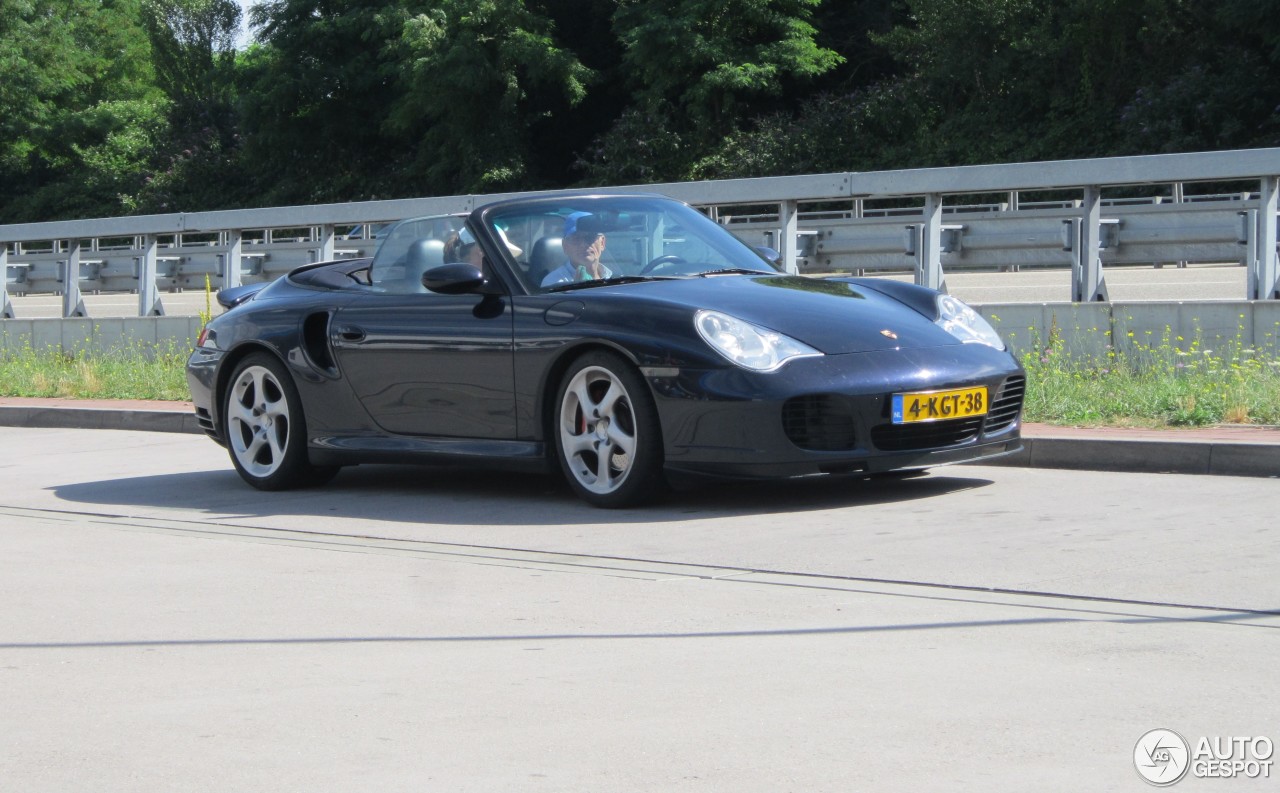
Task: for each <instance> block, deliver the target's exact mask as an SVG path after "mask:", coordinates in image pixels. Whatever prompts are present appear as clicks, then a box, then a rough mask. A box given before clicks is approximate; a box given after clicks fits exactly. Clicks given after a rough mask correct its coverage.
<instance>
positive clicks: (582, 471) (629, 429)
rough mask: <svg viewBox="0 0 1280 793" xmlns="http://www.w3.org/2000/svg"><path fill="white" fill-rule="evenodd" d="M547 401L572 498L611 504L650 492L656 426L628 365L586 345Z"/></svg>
mask: <svg viewBox="0 0 1280 793" xmlns="http://www.w3.org/2000/svg"><path fill="white" fill-rule="evenodd" d="M555 404H556V413H555V420H554V434H555V444H556V457H557V458H558V459H559V462H560V469H561V470H562V471H563V472H564V475H565V478H566V479H567V480H568V481H569V486H570V487H572V488H573V490H574V492H575V493H577V494H578V496H579V497H580V498H582V499H583V500H584V501H586V502H587V503H589V504H592V505H594V506H597V507H604V508H606V509H616V508H618V507H628V506H633V505H636V504H639V503H643V502H644V501H646V500H648V499H650V498H652V497H653V496H654V495H656V494H657V493H658V491H659V490H660V489H661V487H662V484H663V479H662V428H661V426H660V424H659V421H658V411H657V408H656V407H655V406H654V404H653V397H652V395H650V393H649V387H648V386H647V385H646V384H645V382H644V380H643V379H642V378H641V377H640V373H639V372H638V371H636V369H635V367H634V366H632V365H631V364H630V363H628V362H627V361H626V360H624V359H623V358H621V357H620V356H618V355H615V354H613V353H609V352H603V351H600V352H592V353H588V354H586V355H584V356H582V357H581V358H579V359H578V360H577V361H575V362H574V363H573V365H572V366H571V367H569V371H567V372H566V373H565V375H564V379H563V380H562V381H561V383H560V388H559V390H558V392H557V395H556V403H555Z"/></svg>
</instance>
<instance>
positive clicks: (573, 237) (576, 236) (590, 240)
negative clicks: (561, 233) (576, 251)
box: [564, 231, 604, 246]
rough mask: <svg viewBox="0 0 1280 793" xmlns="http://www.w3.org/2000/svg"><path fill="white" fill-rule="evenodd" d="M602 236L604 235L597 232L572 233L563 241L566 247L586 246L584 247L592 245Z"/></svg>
mask: <svg viewBox="0 0 1280 793" xmlns="http://www.w3.org/2000/svg"><path fill="white" fill-rule="evenodd" d="M603 236H604V235H603V234H600V233H599V232H596V233H592V232H590V231H575V232H574V233H572V234H570V235H569V236H567V237H565V238H564V241H565V243H566V244H568V245H583V246H586V245H592V244H594V243H595V241H596V240H598V239H600V238H601V237H603Z"/></svg>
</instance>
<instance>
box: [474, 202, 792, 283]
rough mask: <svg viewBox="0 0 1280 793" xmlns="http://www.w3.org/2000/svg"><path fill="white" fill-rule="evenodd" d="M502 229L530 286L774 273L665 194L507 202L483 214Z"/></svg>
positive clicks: (731, 238)
mask: <svg viewBox="0 0 1280 793" xmlns="http://www.w3.org/2000/svg"><path fill="white" fill-rule="evenodd" d="M483 216H484V221H485V223H486V225H487V226H488V230H489V233H490V235H491V236H496V235H497V233H498V232H501V234H502V236H503V237H504V238H505V239H507V240H508V241H509V245H510V246H513V247H514V248H515V249H516V250H519V251H521V254H520V255H519V256H517V257H516V260H515V264H516V274H517V276H518V277H519V278H520V279H521V281H523V282H524V285H525V288H526V289H528V290H529V291H530V292H534V293H539V292H547V291H553V290H554V291H564V290H571V289H575V288H578V287H587V286H590V285H591V284H592V283H596V284H599V283H601V282H605V283H610V282H626V281H635V280H647V279H650V278H652V279H660V278H691V277H700V276H711V275H716V274H727V273H736V272H742V271H746V272H750V273H770V274H773V273H777V272H778V270H777V269H776V268H775V267H774V266H773V265H771V264H769V263H768V262H766V261H765V260H764V259H763V258H761V256H760V255H759V254H757V253H756V252H755V251H754V250H752V249H751V248H749V247H747V245H746V244H744V243H743V242H741V241H740V240H738V239H737V238H736V237H734V236H733V235H732V234H730V233H729V232H728V231H726V230H725V229H724V228H722V227H721V226H719V225H717V224H716V223H715V222H714V221H712V220H710V219H708V218H707V217H706V216H705V215H702V214H701V213H699V212H698V211H696V210H694V209H692V208H690V207H688V206H686V205H685V204H682V203H680V202H678V201H673V200H671V199H667V198H660V197H640V198H636V197H611V196H603V197H601V196H596V197H569V198H564V199H554V200H548V199H535V200H531V201H528V202H520V203H512V204H502V205H498V206H495V207H493V208H491V209H489V210H487V211H485V212H484V213H483Z"/></svg>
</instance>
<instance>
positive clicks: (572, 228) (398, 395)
mask: <svg viewBox="0 0 1280 793" xmlns="http://www.w3.org/2000/svg"><path fill="white" fill-rule="evenodd" d="M218 299H219V302H220V303H222V304H223V305H224V306H226V307H227V310H226V311H225V312H224V313H223V314H221V315H219V316H218V317H216V318H214V319H213V320H212V321H211V322H209V323H208V325H207V326H206V327H205V329H204V330H203V331H202V333H201V335H200V339H199V341H198V344H197V347H196V348H195V350H194V351H193V353H192V355H191V357H190V359H189V362H188V365H187V378H188V381H189V383H190V386H191V394H192V399H193V402H194V405H195V410H196V414H197V417H198V419H199V421H200V424H201V426H202V428H203V429H204V431H205V432H206V433H208V435H209V436H210V437H212V438H213V439H214V440H215V441H217V442H218V443H220V444H222V445H224V446H226V447H227V449H228V451H229V453H230V457H231V462H232V464H233V465H234V466H235V468H236V470H237V471H238V472H239V474H240V476H241V477H242V478H243V479H244V480H245V481H246V482H248V483H249V484H250V485H252V486H254V487H257V488H260V489H263V490H277V489H284V488H290V487H299V486H306V485H314V484H318V483H323V482H325V481H328V480H329V479H330V478H331V477H332V476H333V475H334V474H335V473H336V472H337V471H338V470H339V468H341V467H342V466H347V465H356V464H360V463H414V462H418V463H430V464H441V463H446V464H447V463H451V462H452V463H466V464H472V463H477V464H479V463H482V464H484V465H492V466H502V467H507V468H513V469H518V470H541V471H547V472H554V471H557V470H558V471H560V472H561V473H562V474H563V475H564V477H565V479H566V480H567V481H568V483H569V485H570V486H571V487H572V489H573V490H574V491H575V492H576V493H577V494H578V495H579V496H580V497H582V498H583V499H585V500H586V501H588V502H590V503H591V504H595V505H597V506H601V507H621V506H627V505H634V504H639V503H643V502H644V501H645V500H646V499H648V498H650V497H651V496H652V495H653V494H654V493H655V492H656V491H657V490H658V489H660V488H661V487H662V486H663V485H664V484H666V483H667V482H668V481H669V480H672V479H676V478H679V479H685V478H694V477H698V478H701V477H731V478H777V477H797V476H814V475H853V476H862V477H866V476H871V475H875V474H878V473H883V472H891V471H910V470H917V469H923V468H929V467H933V466H937V465H942V464H948V463H958V462H965V461H970V460H978V459H983V458H988V457H995V456H999V455H1003V454H1008V453H1011V452H1014V451H1017V450H1019V449H1020V448H1021V441H1020V428H1021V411H1022V401H1023V390H1024V383H1025V377H1024V373H1023V372H1022V370H1021V368H1020V367H1019V366H1018V363H1017V361H1016V360H1015V359H1014V358H1013V356H1012V355H1010V353H1009V352H1008V351H1007V350H1006V349H1005V345H1004V343H1003V342H1002V341H1001V339H1000V337H999V336H998V335H997V333H996V332H995V331H994V330H993V329H992V327H991V326H990V325H989V324H988V323H987V322H986V321H985V320H984V319H983V318H982V317H981V316H979V315H978V314H977V313H976V312H975V311H973V309H971V308H970V307H968V306H966V305H965V304H964V303H962V302H961V301H959V300H957V299H955V298H954V297H951V296H949V295H947V294H944V293H940V292H936V291H933V290H930V289H926V288H923V287H920V286H916V285H913V284H909V283H903V282H900V281H896V280H892V279H886V278H852V277H828V278H813V277H804V276H798V275H788V274H786V273H783V272H780V271H779V269H778V268H777V267H776V266H775V265H774V264H773V263H771V262H770V261H769V260H768V259H767V257H766V256H765V255H763V254H762V253H761V252H759V251H758V250H756V249H752V248H751V247H749V246H747V245H746V244H744V243H743V242H741V241H739V240H738V239H737V238H736V237H734V236H733V235H732V234H730V233H729V232H728V231H727V230H726V229H725V228H723V227H722V226H720V225H719V224H717V223H715V222H714V221H712V220H710V219H709V218H707V217H706V216H705V215H703V214H701V213H700V212H698V211H697V210H695V209H693V208H692V207H689V206H688V205H686V204H683V203H680V202H678V201H674V200H672V199H669V198H664V197H661V196H652V195H634V196H622V195H570V196H565V195H556V196H542V197H536V198H529V199H517V200H509V201H502V202H497V203H492V204H488V205H486V206H482V207H480V208H478V209H476V210H475V211H473V212H471V213H470V214H468V215H443V216H435V217H422V218H411V219H408V220H404V221H401V222H399V223H397V224H395V225H394V226H392V227H391V228H390V229H388V230H387V231H386V233H385V234H384V235H383V237H382V240H381V242H380V243H379V245H378V248H377V250H376V252H375V254H374V255H373V256H372V257H371V258H364V259H356V260H343V261H334V262H322V263H319V264H313V265H307V266H304V267H300V268H298V269H295V270H293V271H292V272H290V273H289V274H287V275H285V276H283V277H281V278H278V279H276V280H275V281H272V282H270V283H268V284H265V285H264V284H254V285H249V286H244V287H238V288H235V289H228V290H224V291H223V292H221V293H219V295H218Z"/></svg>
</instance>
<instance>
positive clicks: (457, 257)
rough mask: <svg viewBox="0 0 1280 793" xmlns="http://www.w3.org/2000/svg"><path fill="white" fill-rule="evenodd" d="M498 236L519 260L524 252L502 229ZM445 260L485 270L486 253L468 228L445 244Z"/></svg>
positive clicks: (451, 237)
mask: <svg viewBox="0 0 1280 793" xmlns="http://www.w3.org/2000/svg"><path fill="white" fill-rule="evenodd" d="M498 236H499V237H501V238H502V241H503V242H504V243H505V244H506V246H507V250H508V251H510V252H511V257H512V258H513V259H515V258H519V257H520V254H522V253H524V250H523V249H521V248H520V247H519V246H517V245H515V244H513V243H512V242H511V240H509V239H507V233H506V232H505V231H503V230H502V229H498ZM444 260H445V261H446V262H466V263H467V264H470V265H472V266H474V267H479V268H481V269H484V252H483V251H482V250H480V246H479V245H477V244H476V238H475V237H473V236H471V231H470V230H469V229H467V228H466V227H463V228H461V229H459V230H458V231H456V232H454V233H453V234H450V235H449V238H448V239H446V240H445V242H444Z"/></svg>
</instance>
